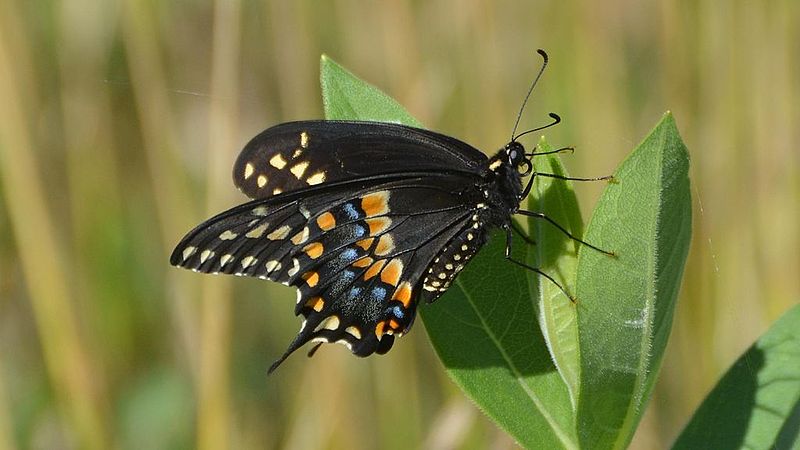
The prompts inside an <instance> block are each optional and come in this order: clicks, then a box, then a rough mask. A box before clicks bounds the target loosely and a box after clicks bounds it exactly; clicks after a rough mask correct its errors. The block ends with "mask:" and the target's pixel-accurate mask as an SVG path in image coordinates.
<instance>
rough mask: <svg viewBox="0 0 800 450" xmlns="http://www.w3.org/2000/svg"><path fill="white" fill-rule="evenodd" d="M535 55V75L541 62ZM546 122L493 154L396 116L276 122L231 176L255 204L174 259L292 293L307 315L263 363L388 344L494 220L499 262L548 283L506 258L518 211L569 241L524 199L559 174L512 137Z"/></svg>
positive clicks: (208, 229)
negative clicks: (537, 165)
mask: <svg viewBox="0 0 800 450" xmlns="http://www.w3.org/2000/svg"><path fill="white" fill-rule="evenodd" d="M539 53H540V54H541V55H542V57H543V58H544V63H543V64H542V68H541V70H540V71H539V74H538V76H537V77H536V80H538V79H539V77H540V76H541V74H542V71H543V70H544V67H545V66H546V64H547V55H546V54H545V53H544V52H543V51H541V50H540V51H539ZM536 80H535V81H534V83H533V84H532V85H531V88H530V90H529V91H528V95H530V93H531V91H532V90H533V87H534V86H535V84H536ZM527 99H528V97H527V96H526V98H525V100H526V101H527ZM524 104H525V103H523V107H524ZM521 113H522V110H520V115H521ZM551 117H552V118H553V119H554V121H553V122H552V123H550V124H548V125H546V126H544V127H539V128H536V129H534V130H529V131H526V132H525V133H521V134H520V135H517V136H514V135H513V132H512V139H511V141H510V142H509V143H508V144H507V145H505V146H504V147H503V148H502V149H500V151H498V152H497V154H495V155H494V156H492V157H491V158H487V157H486V156H485V155H484V154H483V153H481V152H480V151H479V150H477V149H475V148H474V147H472V146H470V145H469V144H466V143H464V142H462V141H460V140H458V139H454V138H452V137H448V136H445V135H442V134H439V133H435V132H433V131H428V130H424V129H418V128H412V127H408V126H403V125H397V124H391V123H380V122H350V121H323V120H312V121H302V122H289V123H283V124H280V125H277V126H274V127H272V128H269V129H267V130H265V131H264V132H262V133H261V134H259V135H258V136H256V137H255V138H253V139H252V140H251V141H250V142H249V143H248V144H247V145H246V146H245V148H244V150H242V152H241V154H240V155H239V157H238V159H237V161H236V163H235V165H234V169H233V180H234V183H235V185H236V186H237V187H238V188H239V189H240V190H241V191H242V192H243V193H244V194H245V195H247V196H248V197H250V198H251V199H253V201H251V202H249V203H245V204H243V205H240V206H237V207H235V208H233V209H230V210H228V211H225V212H223V213H221V214H219V215H217V216H215V217H212V218H211V219H209V220H207V221H206V222H204V223H202V224H200V225H199V226H197V227H196V228H195V229H194V230H192V231H191V232H189V233H188V234H187V235H186V236H185V237H184V238H183V240H181V242H180V243H179V244H178V245H177V247H176V248H175V250H174V251H173V253H172V256H171V258H170V262H171V263H172V264H173V265H175V266H179V267H184V268H187V269H192V270H194V271H197V272H206V273H226V274H234V275H241V276H250V277H258V278H262V279H267V280H272V281H277V282H280V283H283V284H286V285H290V286H295V287H296V288H297V305H296V307H295V314H296V315H301V314H302V315H303V317H304V319H305V320H304V321H303V324H302V327H301V328H300V332H299V333H298V335H297V337H296V338H295V339H294V341H293V342H292V343H291V344H290V345H289V348H288V349H287V350H286V352H285V353H284V354H283V356H282V357H281V358H280V359H278V360H277V361H276V362H275V363H274V364H273V365H272V366H271V367H270V372H272V371H273V370H275V368H277V366H278V365H279V364H280V363H281V362H283V360H284V359H286V357H288V356H289V355H290V354H291V353H292V352H294V351H295V350H297V349H298V348H300V347H301V346H303V345H304V344H306V343H307V342H309V341H315V342H320V343H322V342H331V343H333V342H335V343H341V344H344V345H345V346H347V348H348V349H350V350H351V351H352V352H353V353H354V354H356V355H358V356H368V355H371V354H373V353H379V354H383V353H386V352H387V351H389V349H391V347H392V344H393V343H394V338H395V337H399V336H401V335H402V334H404V333H406V332H407V331H408V330H409V328H410V327H411V325H412V323H413V321H414V317H415V315H416V308H417V305H418V303H419V302H420V301H424V302H427V303H430V302H433V301H435V300H436V299H437V298H439V297H440V296H441V295H442V294H443V293H444V292H445V291H446V290H447V288H448V287H449V286H450V284H451V283H452V282H453V280H454V279H455V277H456V276H457V275H458V273H459V272H460V271H461V270H462V269H463V268H464V265H465V264H467V263H468V262H469V260H470V258H472V256H473V255H475V254H476V253H477V252H478V250H480V248H481V247H482V246H483V245H484V243H486V241H487V239H488V235H489V231H490V230H491V229H492V228H493V227H499V228H502V229H504V230H506V233H507V239H508V240H507V248H506V255H505V256H506V258H507V259H509V260H510V261H512V262H514V263H516V264H518V265H521V266H524V267H526V268H528V269H530V270H533V271H536V272H538V273H540V274H542V275H543V276H545V277H547V278H548V279H550V280H551V281H553V282H554V283H556V282H555V281H554V280H553V279H552V278H550V277H549V276H548V275H547V274H545V273H543V272H541V271H539V270H538V269H537V268H534V267H530V266H528V265H526V264H525V263H523V262H520V261H516V260H514V259H512V258H511V256H510V244H511V237H512V229H513V227H514V225H513V224H514V222H513V219H512V215H514V214H525V215H529V216H535V217H540V218H543V219H545V220H548V221H550V222H551V223H553V224H554V225H555V226H557V227H558V228H559V229H561V230H562V231H563V232H565V233H566V234H567V235H569V236H570V237H573V236H572V235H570V234H569V233H568V232H567V231H566V230H565V229H564V228H562V227H560V226H559V225H558V224H556V223H555V222H553V221H552V220H550V219H549V218H548V217H547V216H545V215H544V214H542V213H539V212H532V211H524V210H521V209H520V207H519V206H520V202H521V201H522V200H523V199H524V198H525V197H526V196H527V195H528V193H529V191H530V189H531V186H532V183H533V180H534V178H535V176H536V175H545V176H554V177H557V176H555V175H549V174H540V173H536V172H533V163H532V161H531V159H532V158H533V156H535V155H540V154H543V153H535V152H532V153H526V151H525V148H524V147H523V145H522V144H520V143H519V142H517V138H519V137H520V136H522V135H523V134H527V133H529V132H533V131H538V130H541V129H543V128H547V127H549V126H552V125H554V124H556V123H558V122H559V120H560V119H559V118H558V116H557V115H555V114H551ZM518 122H519V116H518V118H517V123H518ZM515 131H516V125H515ZM527 175H530V179H529V180H528V182H527V184H526V185H523V183H522V178H523V177H524V176H527ZM557 178H561V177H557ZM579 180H583V179H579ZM517 231H519V230H517ZM523 236H524V234H523ZM573 238H574V237H573ZM574 239H577V238H574ZM581 242H582V241H581ZM587 245H588V244H587ZM593 248H594V247H593ZM601 251H602V250H601ZM556 284H558V283H556ZM559 287H560V286H559ZM562 290H563V289H562ZM315 348H316V347H315ZM312 352H313V350H312Z"/></svg>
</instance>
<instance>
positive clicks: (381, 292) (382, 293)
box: [369, 287, 386, 303]
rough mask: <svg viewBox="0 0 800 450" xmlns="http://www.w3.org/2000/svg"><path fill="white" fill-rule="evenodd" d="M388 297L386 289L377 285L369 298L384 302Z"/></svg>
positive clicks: (373, 300)
mask: <svg viewBox="0 0 800 450" xmlns="http://www.w3.org/2000/svg"><path fill="white" fill-rule="evenodd" d="M384 298H386V289H385V288H382V287H375V288H373V289H372V292H371V293H370V295H369V300H370V301H372V302H376V303H378V302H382V301H383V299H384Z"/></svg>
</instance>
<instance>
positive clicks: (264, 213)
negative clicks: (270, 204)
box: [252, 206, 269, 216]
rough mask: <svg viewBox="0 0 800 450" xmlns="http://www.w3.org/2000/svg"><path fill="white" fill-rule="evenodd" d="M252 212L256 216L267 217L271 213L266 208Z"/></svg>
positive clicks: (257, 208) (258, 207)
mask: <svg viewBox="0 0 800 450" xmlns="http://www.w3.org/2000/svg"><path fill="white" fill-rule="evenodd" d="M252 212H253V215H254V216H266V215H267V214H268V213H269V212H268V211H267V207H266V206H257V207H255V208H253V211H252Z"/></svg>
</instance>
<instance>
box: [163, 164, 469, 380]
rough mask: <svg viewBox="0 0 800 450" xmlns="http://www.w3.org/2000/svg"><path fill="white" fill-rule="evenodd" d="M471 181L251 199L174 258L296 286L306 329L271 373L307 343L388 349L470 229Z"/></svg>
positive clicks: (202, 230)
mask: <svg viewBox="0 0 800 450" xmlns="http://www.w3.org/2000/svg"><path fill="white" fill-rule="evenodd" d="M468 182H469V180H468V179H465V177H463V176H453V175H438V176H437V175H430V176H427V177H414V178H407V179H401V180H394V181H390V182H382V183H378V184H375V185H373V186H368V187H362V188H360V189H358V190H353V189H350V188H340V189H320V190H319V191H318V192H316V193H314V194H313V195H310V194H309V193H306V194H305V195H303V196H302V197H298V196H291V195H287V196H281V197H272V198H267V199H262V200H255V201H252V202H250V203H247V204H245V205H242V206H238V207H236V208H233V209H231V210H229V211H227V212H224V213H222V214H220V215H218V216H216V217H214V218H212V219H210V220H208V221H207V222H205V223H204V224H202V225H200V226H199V227H198V228H196V229H195V230H193V231H192V232H190V233H189V234H188V235H187V237H186V238H184V240H183V241H181V243H180V244H179V245H178V247H177V248H176V249H175V251H174V252H173V255H172V262H173V264H175V265H178V266H182V267H186V268H190V269H194V270H197V271H201V272H224V273H233V274H238V275H244V276H256V277H261V278H266V279H270V280H274V281H278V282H282V283H284V284H289V285H292V286H295V287H296V288H297V289H298V298H297V305H296V309H295V313H296V314H297V315H302V316H303V318H304V321H303V326H302V328H301V330H300V332H299V334H298V336H297V337H296V338H295V340H294V341H293V342H292V344H291V345H290V346H289V349H288V350H287V351H286V354H284V356H283V357H282V358H281V359H280V360H279V361H278V362H276V364H275V365H274V366H273V369H274V367H277V364H279V363H280V362H281V361H283V359H284V358H285V357H287V356H288V355H289V354H291V353H292V352H293V351H295V350H296V349H297V348H299V347H301V346H302V345H303V344H305V343H307V342H309V341H319V342H338V343H342V344H345V345H346V346H347V347H348V348H349V349H350V350H351V351H352V352H353V353H355V354H356V355H359V356H367V355H370V354H372V353H376V352H377V353H385V352H386V351H388V350H389V349H390V348H391V346H392V343H393V340H394V338H395V337H396V336H397V335H401V334H403V333H404V332H406V331H407V330H408V328H409V327H410V326H411V324H412V323H413V320H414V316H415V314H416V300H417V298H418V297H419V293H420V290H421V289H422V283H421V280H422V279H423V277H424V276H425V275H426V271H427V268H428V266H430V265H431V264H432V262H433V260H434V258H435V257H436V255H437V254H438V253H440V252H441V250H442V248H443V247H444V246H445V245H446V244H447V243H448V242H449V241H451V240H452V239H453V237H454V236H456V235H457V234H458V233H459V232H461V230H463V229H464V228H465V227H468V226H469V225H470V218H471V217H472V215H473V212H474V210H473V208H471V207H469V206H467V205H468V204H467V203H465V200H468V199H465V198H464V196H463V193H462V192H461V188H462V186H463V185H464V184H465V183H468ZM282 198H286V199H287V200H286V201H279V200H281V199H282Z"/></svg>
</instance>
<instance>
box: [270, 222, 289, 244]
mask: <svg viewBox="0 0 800 450" xmlns="http://www.w3.org/2000/svg"><path fill="white" fill-rule="evenodd" d="M289 231H291V228H289V225H284V226H282V227H280V228H278V229H276V230H275V231H273V232H272V233H270V234H268V235H267V238H268V239H272V240H273V241H278V240H281V239H286V236H288V235H289Z"/></svg>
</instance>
